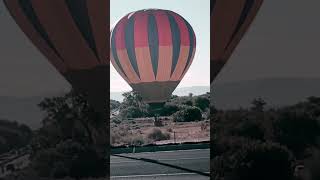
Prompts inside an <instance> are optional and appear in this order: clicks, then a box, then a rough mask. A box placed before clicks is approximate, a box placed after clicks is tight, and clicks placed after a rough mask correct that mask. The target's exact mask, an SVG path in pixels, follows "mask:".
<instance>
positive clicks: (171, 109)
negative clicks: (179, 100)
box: [160, 103, 179, 116]
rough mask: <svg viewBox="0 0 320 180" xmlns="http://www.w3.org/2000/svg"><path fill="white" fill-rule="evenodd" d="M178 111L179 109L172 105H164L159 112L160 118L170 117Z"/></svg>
mask: <svg viewBox="0 0 320 180" xmlns="http://www.w3.org/2000/svg"><path fill="white" fill-rule="evenodd" d="M177 111H179V107H178V105H176V104H173V103H166V104H165V105H164V106H163V108H162V109H161V111H160V115H161V116H171V115H172V114H174V113H175V112H177Z"/></svg>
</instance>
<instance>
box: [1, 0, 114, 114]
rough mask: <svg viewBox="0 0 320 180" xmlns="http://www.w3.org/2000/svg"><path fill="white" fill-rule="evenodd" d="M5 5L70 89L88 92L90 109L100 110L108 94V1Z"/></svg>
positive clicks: (28, 0) (13, 0)
mask: <svg viewBox="0 0 320 180" xmlns="http://www.w3.org/2000/svg"><path fill="white" fill-rule="evenodd" d="M4 3H5V5H6V7H7V9H8V10H9V12H10V14H11V15H12V17H13V19H14V20H15V21H16V23H17V24H18V26H19V27H20V28H21V29H22V31H23V32H24V33H25V34H26V35H27V37H28V38H29V39H30V40H31V41H32V42H33V44H34V45H35V46H36V47H37V48H38V49H39V50H40V51H41V52H42V54H43V55H44V56H45V57H46V58H47V59H48V60H49V62H50V63H51V64H52V65H53V66H54V67H55V68H56V69H57V70H58V71H59V72H60V73H61V74H62V75H63V76H64V77H65V78H66V79H67V80H68V81H69V82H70V83H71V84H72V86H73V88H75V89H76V90H79V91H83V92H86V93H89V98H90V99H89V100H90V101H91V102H92V104H93V106H95V107H96V108H99V109H100V110H102V109H101V108H102V106H106V97H107V96H108V93H107V92H108V91H109V87H108V85H109V83H108V75H109V64H110V62H109V49H110V47H109V43H108V38H109V35H108V32H109V7H108V6H109V3H108V1H107V0H99V1H94V0H4ZM27 59H29V58H27ZM101 99H104V101H103V102H102V100H101ZM103 104H104V105H103Z"/></svg>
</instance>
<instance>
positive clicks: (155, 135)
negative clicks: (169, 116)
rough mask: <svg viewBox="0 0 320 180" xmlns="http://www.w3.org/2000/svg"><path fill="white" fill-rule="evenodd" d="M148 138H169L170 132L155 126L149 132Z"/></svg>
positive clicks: (158, 139)
mask: <svg viewBox="0 0 320 180" xmlns="http://www.w3.org/2000/svg"><path fill="white" fill-rule="evenodd" d="M147 138H149V139H151V140H153V141H161V140H169V139H170V134H169V133H167V132H162V131H161V130H160V129H158V128H154V129H152V131H151V132H150V133H149V134H147Z"/></svg>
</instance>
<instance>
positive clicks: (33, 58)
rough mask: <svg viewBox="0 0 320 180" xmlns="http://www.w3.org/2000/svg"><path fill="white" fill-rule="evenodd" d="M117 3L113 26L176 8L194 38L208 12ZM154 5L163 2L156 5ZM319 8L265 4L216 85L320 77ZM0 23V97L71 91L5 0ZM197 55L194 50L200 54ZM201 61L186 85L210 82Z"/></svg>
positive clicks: (171, 2)
mask: <svg viewBox="0 0 320 180" xmlns="http://www.w3.org/2000/svg"><path fill="white" fill-rule="evenodd" d="M118 1H119V2H121V4H118V5H117V4H115V2H117V0H116V1H112V6H115V5H117V6H118V9H116V8H112V9H111V13H112V14H111V15H112V16H111V22H114V21H116V20H117V19H118V18H120V17H122V16H123V15H125V14H126V13H128V12H130V11H132V10H136V9H142V8H146V7H152V6H153V7H154V6H155V5H157V6H156V7H158V8H167V9H171V8H175V9H173V10H175V11H177V12H178V13H179V14H181V15H182V16H184V17H185V18H186V19H188V21H189V22H190V23H191V24H192V25H193V26H194V28H195V31H196V33H197V30H196V28H198V27H197V26H198V25H197V24H198V23H202V21H205V22H206V20H205V19H206V17H203V18H200V19H197V17H198V16H199V17H200V15H199V13H205V12H206V11H207V8H206V7H204V9H202V10H201V9H200V10H198V9H199V8H200V6H204V5H203V4H202V3H204V4H205V2H207V1H205V0H199V1H194V0H180V1H177V0H166V1H165V0H161V1H160V0H158V1H150V0H148V1H144V2H143V3H138V0H134V1H133V0H126V1H127V2H125V3H123V2H122V1H120V0H118ZM130 2H131V3H130ZM157 2H166V3H163V6H162V5H161V6H160V4H158V3H157ZM132 3H134V4H132ZM148 3H149V5H150V6H148ZM151 5H152V6H151ZM207 6H208V7H209V5H207ZM319 7H320V1H317V0H303V1H301V0H287V1H279V0H265V3H264V4H263V6H262V9H261V11H260V13H259V15H258V17H257V18H256V20H255V22H254V24H253V26H252V27H251V29H250V30H249V32H248V33H247V35H246V36H245V38H244V39H243V40H242V42H241V43H240V44H239V46H238V48H237V49H236V51H235V52H234V54H233V56H232V57H231V59H230V61H229V62H228V64H227V65H226V66H225V68H224V69H223V70H222V72H221V73H220V74H219V76H218V77H217V82H227V81H240V80H248V79H259V78H269V77H318V78H320V71H319V67H320V53H319V52H320V48H319V42H320V24H319V23H318V22H319V17H320V11H319ZM115 11H116V12H115ZM199 17H198V18H199ZM0 23H1V25H0V96H8V95H12V96H32V95H39V94H46V93H50V92H57V91H62V90H63V89H66V88H68V87H69V84H68V83H67V82H66V81H65V80H64V79H63V77H62V76H61V75H60V74H59V73H57V71H56V70H55V69H54V68H53V67H52V66H51V65H50V64H49V63H48V62H47V60H46V59H45V58H44V57H43V56H42V55H41V54H40V53H39V52H38V50H37V49H36V48H35V47H34V46H33V45H32V44H31V43H30V42H29V40H28V39H27V38H26V37H25V36H24V34H23V33H22V32H21V30H20V29H19V28H18V26H17V25H16V24H15V22H14V21H13V19H12V18H11V17H10V16H9V14H8V12H7V10H6V9H5V7H4V5H3V1H0ZM205 26H206V24H205ZM207 26H208V25H207ZM201 28H203V27H201ZM197 36H198V37H197V39H198V40H199V38H200V37H199V36H207V37H208V40H209V36H208V35H207V34H204V35H202V34H201V35H199V32H198V34H197ZM204 48H205V47H204ZM200 50H201V49H200V47H198V53H199V52H200ZM204 54H205V53H204ZM199 56H200V54H199V55H197V56H196V59H195V61H194V64H193V65H192V66H191V69H190V71H189V73H188V74H187V76H186V77H185V81H186V82H187V79H188V77H193V76H194V75H201V76H199V78H198V79H190V78H189V79H190V82H191V85H194V84H195V83H199V82H202V79H208V78H209V76H208V75H205V73H206V71H203V72H202V69H198V68H196V66H197V64H196V63H200V62H205V61H206V60H207V59H202V58H200V57H199ZM205 56H206V55H204V57H203V58H206V57H205ZM193 69H194V70H193ZM199 71H200V73H199ZM191 73H192V76H191ZM193 73H194V74H193ZM113 74H115V73H113ZM114 76H115V75H114ZM114 76H111V77H112V78H114ZM204 81H206V80H204ZM186 82H182V83H181V85H183V84H184V83H186ZM192 82H194V84H193V83H192ZM112 86H113V87H116V86H115V85H112Z"/></svg>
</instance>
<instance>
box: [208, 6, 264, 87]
mask: <svg viewBox="0 0 320 180" xmlns="http://www.w3.org/2000/svg"><path fill="white" fill-rule="evenodd" d="M262 3H263V0H213V1H211V5H210V14H211V20H210V21H211V34H210V38H211V40H210V43H211V44H210V46H211V55H210V56H211V58H210V59H211V62H210V66H211V78H210V81H211V82H212V81H213V80H214V78H215V77H216V76H217V74H218V73H219V72H220V70H221V69H222V67H223V66H224V64H225V63H226V62H227V61H228V59H229V58H230V56H231V54H232V52H233V51H234V49H235V48H236V46H237V45H238V43H239V42H240V40H241V39H242V37H243V36H244V34H245V33H246V31H247V30H248V28H249V26H250V25H251V23H252V22H253V20H254V18H255V17H256V15H257V13H258V11H259V9H260V7H261V5H262Z"/></svg>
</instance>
